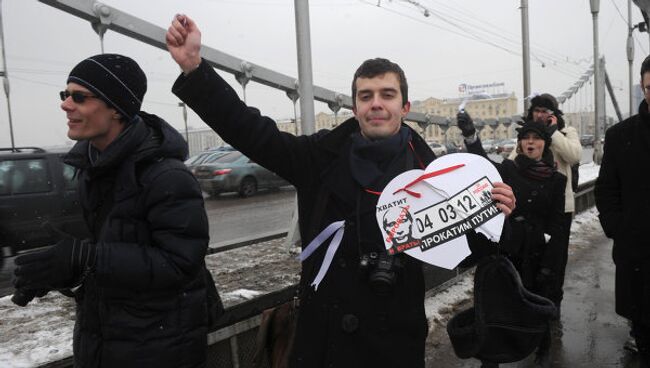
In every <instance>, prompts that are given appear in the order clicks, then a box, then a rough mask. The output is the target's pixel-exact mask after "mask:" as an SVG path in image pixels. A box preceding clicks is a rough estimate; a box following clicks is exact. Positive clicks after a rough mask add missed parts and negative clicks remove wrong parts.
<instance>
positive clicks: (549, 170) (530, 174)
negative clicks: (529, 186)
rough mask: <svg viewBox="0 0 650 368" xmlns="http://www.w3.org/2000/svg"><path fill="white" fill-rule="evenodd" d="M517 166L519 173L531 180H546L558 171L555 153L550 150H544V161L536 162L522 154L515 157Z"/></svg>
mask: <svg viewBox="0 0 650 368" xmlns="http://www.w3.org/2000/svg"><path fill="white" fill-rule="evenodd" d="M515 165H517V169H518V171H519V173H520V174H521V175H523V176H525V177H527V178H529V179H533V180H544V179H548V178H550V177H551V175H553V173H554V172H555V171H556V165H555V161H554V160H553V153H552V152H551V151H550V150H544V153H543V154H542V159H541V160H539V161H535V160H533V159H530V158H528V156H526V155H524V154H523V153H520V154H518V155H517V157H515Z"/></svg>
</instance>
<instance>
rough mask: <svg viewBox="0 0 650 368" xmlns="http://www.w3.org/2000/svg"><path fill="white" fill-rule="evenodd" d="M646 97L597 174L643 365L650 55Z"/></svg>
mask: <svg viewBox="0 0 650 368" xmlns="http://www.w3.org/2000/svg"><path fill="white" fill-rule="evenodd" d="M641 87H642V88H643V92H644V96H645V100H643V101H641V105H640V106H639V113H638V114H637V115H634V116H631V117H629V118H628V119H626V120H624V121H622V122H620V123H618V124H616V125H614V126H612V127H611V128H609V129H608V130H607V132H606V134H605V148H604V155H603V160H602V163H601V165H600V172H599V175H598V178H597V179H596V187H595V197H596V208H597V209H598V212H599V218H600V223H601V225H602V227H603V230H604V231H605V235H607V237H609V238H612V239H613V240H614V248H613V251H612V256H613V259H614V263H615V264H616V313H617V314H619V315H621V316H623V317H625V318H627V319H629V320H631V321H632V335H633V336H634V337H635V340H636V344H637V349H638V351H639V356H640V359H641V362H642V363H641V364H642V366H643V367H648V366H650V240H648V236H647V226H648V225H647V222H648V221H647V219H648V214H649V213H650V200H648V183H649V182H650V175H649V174H648V172H650V112H649V109H648V106H649V105H648V104H649V103H650V56H649V57H647V58H646V59H645V60H644V61H643V64H642V65H641Z"/></svg>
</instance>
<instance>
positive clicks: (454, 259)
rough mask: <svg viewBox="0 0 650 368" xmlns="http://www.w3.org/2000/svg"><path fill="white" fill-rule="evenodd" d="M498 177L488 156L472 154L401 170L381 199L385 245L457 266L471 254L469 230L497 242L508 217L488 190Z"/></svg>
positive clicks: (379, 212)
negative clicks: (466, 235)
mask: <svg viewBox="0 0 650 368" xmlns="http://www.w3.org/2000/svg"><path fill="white" fill-rule="evenodd" d="M500 181H501V175H499V172H498V171H497V170H496V168H495V167H494V165H493V164H492V163H491V162H490V161H488V160H487V159H485V158H483V157H481V156H479V155H474V154H470V153H454V154H450V155H445V156H442V157H440V158H438V159H436V160H434V161H433V162H432V163H431V164H429V166H427V168H426V169H425V170H409V171H406V172H404V173H402V174H400V175H398V176H397V177H395V178H394V179H393V180H391V182H390V183H388V185H386V187H385V188H384V190H383V191H382V194H381V196H380V197H379V201H378V202H377V212H376V214H377V224H378V225H379V229H380V230H381V232H382V234H384V245H385V246H386V250H387V251H388V253H389V254H396V253H401V252H405V253H406V254H408V255H409V256H411V257H414V258H417V259H419V260H421V261H423V262H426V263H429V264H432V265H434V266H438V267H443V268H447V269H453V268H454V267H456V266H457V265H458V263H460V261H462V260H463V259H464V258H465V257H467V256H468V255H469V254H470V253H471V252H470V250H469V246H468V245H467V239H466V237H465V235H464V234H465V233H466V232H468V231H470V230H475V231H477V232H481V233H483V234H485V236H487V238H488V239H490V240H492V241H494V242H498V241H499V239H500V238H501V230H502V229H503V221H504V219H505V216H504V215H503V213H501V211H499V210H498V209H497V207H496V205H495V203H494V201H492V199H491V194H490V192H491V190H492V187H493V183H495V182H500Z"/></svg>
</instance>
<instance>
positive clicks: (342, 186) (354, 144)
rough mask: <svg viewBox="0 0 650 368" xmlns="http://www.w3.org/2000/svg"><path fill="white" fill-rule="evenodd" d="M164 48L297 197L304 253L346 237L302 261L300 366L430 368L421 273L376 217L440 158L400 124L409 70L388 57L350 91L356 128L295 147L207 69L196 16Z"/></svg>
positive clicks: (234, 138)
mask: <svg viewBox="0 0 650 368" xmlns="http://www.w3.org/2000/svg"><path fill="white" fill-rule="evenodd" d="M166 38H167V47H168V49H169V51H170V53H171V56H172V57H173V59H174V60H175V61H176V62H177V63H178V64H179V66H180V67H181V70H182V71H183V74H182V75H181V76H180V77H179V78H178V79H177V80H176V82H175V84H174V86H173V92H174V93H175V94H176V95H177V96H178V97H179V98H180V99H181V100H183V101H185V103H187V105H188V106H189V107H191V108H192V109H193V110H194V111H195V112H196V113H197V114H198V115H199V116H200V117H201V118H202V119H203V121H205V122H206V123H207V124H208V125H209V126H210V127H211V128H212V129H214V130H215V131H216V132H217V133H218V134H219V135H220V136H221V137H222V138H223V139H224V140H225V141H226V142H228V143H230V144H231V145H232V146H233V147H235V148H237V149H239V150H240V151H242V152H243V153H244V154H245V155H246V156H248V157H250V158H251V159H253V160H254V161H256V162H258V163H259V164H260V165H262V166H264V167H266V168H268V169H269V170H271V171H274V172H276V173H277V174H278V175H280V176H281V177H283V178H284V179H286V180H288V181H289V182H290V183H291V184H293V185H294V186H295V187H296V191H297V195H298V211H299V226H300V235H301V239H302V246H303V249H310V248H311V247H307V245H308V244H310V242H311V241H312V240H314V238H316V237H317V235H319V234H322V232H323V231H324V229H325V230H326V228H330V229H331V228H334V229H338V230H337V234H339V235H341V232H342V238H341V241H340V245H339V246H338V248H336V246H335V239H337V238H338V237H337V236H333V239H332V242H324V244H322V245H321V246H320V247H318V248H317V249H316V250H315V251H314V252H313V255H311V256H310V257H306V259H305V260H304V261H303V263H302V271H301V287H300V289H301V290H300V309H299V312H298V320H297V327H296V333H295V338H294V345H293V349H292V352H291V357H290V363H289V364H290V366H291V367H310V368H318V367H338V368H342V367H373V366H374V367H414V368H417V367H424V343H425V339H426V336H427V321H426V317H425V314H424V279H423V274H422V268H421V264H420V262H419V261H416V260H415V259H413V258H410V257H406V256H405V255H404V254H401V255H397V256H395V257H392V256H390V257H389V256H388V255H387V252H386V250H385V248H384V243H383V240H382V236H383V231H382V230H381V229H380V228H379V226H378V223H377V220H376V217H375V212H376V203H377V200H378V196H379V193H380V192H381V191H382V189H383V188H384V187H385V186H386V184H387V183H388V182H389V181H390V180H391V179H393V178H394V177H395V176H396V175H398V174H400V173H402V172H404V171H405V170H408V169H412V168H419V169H424V168H425V167H426V165H427V164H428V163H429V162H431V161H432V160H433V159H434V158H435V156H434V154H433V152H432V151H431V149H430V148H429V147H428V146H427V144H426V142H425V141H424V140H423V139H422V137H420V136H419V135H418V134H417V133H416V132H415V131H413V130H412V129H410V128H409V127H408V126H407V125H405V124H402V119H403V118H404V117H405V116H406V114H407V113H408V111H409V108H410V103H409V102H408V87H407V83H406V78H405V76H404V72H403V71H402V69H401V68H400V67H399V66H398V65H397V64H394V63H392V62H390V61H388V60H386V59H372V60H367V61H366V62H364V63H363V64H362V65H361V67H360V68H359V69H358V70H357V72H356V73H355V76H354V79H353V83H352V95H353V96H354V97H353V100H354V109H353V111H354V114H355V118H351V119H349V120H347V121H345V122H343V123H342V124H341V125H340V126H338V127H336V128H335V129H333V130H331V131H321V132H318V133H316V134H313V135H310V136H300V137H296V136H294V135H291V134H289V133H284V132H280V131H279V130H278V128H277V126H276V124H275V122H274V121H273V120H272V119H270V118H268V117H264V116H261V115H260V113H259V111H258V110H256V109H254V108H249V107H247V106H246V105H245V104H244V102H242V101H241V100H240V99H239V97H238V96H237V93H236V92H235V91H234V90H233V89H232V88H231V87H230V86H229V85H228V84H227V83H226V82H225V81H224V80H223V79H222V78H221V77H220V76H219V75H217V73H216V72H215V71H214V69H212V68H211V67H210V66H209V65H208V63H207V62H206V61H205V60H202V59H201V57H200V56H199V51H200V45H201V39H200V32H199V30H198V28H197V26H196V24H195V23H194V22H193V21H192V20H191V19H190V18H189V17H186V16H177V17H176V18H175V19H174V20H173V21H172V24H171V26H170V28H169V30H168V32H167V36H166ZM493 195H494V199H495V200H496V201H499V202H500V203H499V204H498V207H499V208H500V209H501V210H502V211H503V212H504V213H506V214H508V213H510V211H511V209H512V208H513V207H514V197H513V196H512V192H511V190H510V188H509V187H507V186H506V185H504V184H502V183H499V184H495V189H494V191H493ZM483 239H484V240H485V241H486V242H487V240H486V239H485V238H483ZM305 247H306V248H305ZM303 253H304V252H303ZM326 254H330V255H331V256H330V257H326ZM371 254H374V255H376V256H379V257H380V258H381V257H383V258H382V260H383V261H385V262H382V263H381V265H382V266H379V263H373V262H364V264H363V265H362V264H361V263H362V262H361V260H362V259H364V260H367V259H368V258H366V257H365V256H368V255H371ZM370 259H372V258H370ZM379 267H382V268H381V269H380V268H379ZM382 278H383V279H385V280H386V282H382V281H381V280H380V279H382ZM373 281H374V282H373ZM372 285H374V287H373V286H372Z"/></svg>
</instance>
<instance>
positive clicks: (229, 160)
mask: <svg viewBox="0 0 650 368" xmlns="http://www.w3.org/2000/svg"><path fill="white" fill-rule="evenodd" d="M193 173H194V176H196V178H197V179H198V181H199V184H200V185H201V189H202V190H203V191H204V192H206V193H208V194H209V195H211V196H217V195H219V193H224V192H237V193H238V194H239V195H240V196H241V197H249V196H252V195H254V194H255V193H257V191H258V190H259V189H270V188H279V187H282V186H286V185H289V183H288V182H287V181H286V180H284V179H282V178H281V177H279V176H278V175H276V174H275V173H272V172H271V171H269V170H267V169H265V168H263V167H262V166H260V165H258V164H257V163H255V162H253V161H251V160H250V159H249V158H248V157H246V156H244V155H243V154H242V153H241V152H239V151H230V152H226V153H225V154H223V155H221V156H219V157H217V158H215V159H214V160H213V161H212V162H210V163H203V164H200V165H198V166H196V167H195V168H194V170H193Z"/></svg>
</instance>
